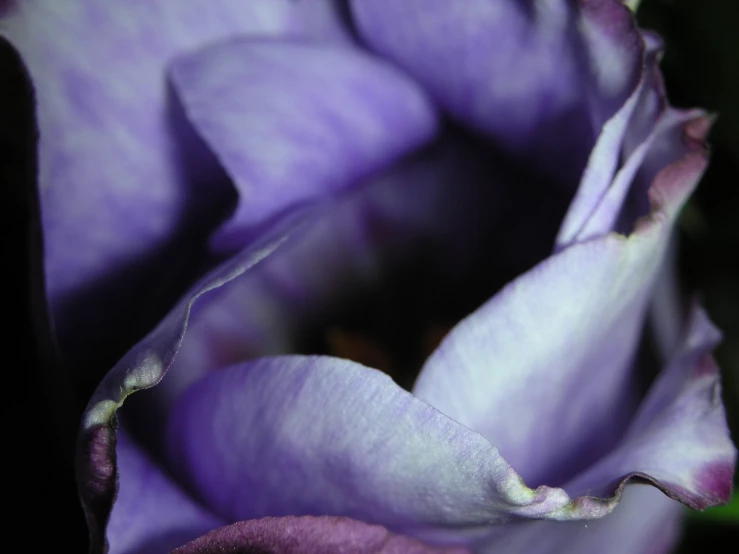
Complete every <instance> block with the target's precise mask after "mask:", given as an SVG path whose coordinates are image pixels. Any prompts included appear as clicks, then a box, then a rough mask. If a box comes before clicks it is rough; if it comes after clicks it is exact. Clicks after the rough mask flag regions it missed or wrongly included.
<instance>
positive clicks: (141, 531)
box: [107, 430, 227, 554]
mask: <svg viewBox="0 0 739 554" xmlns="http://www.w3.org/2000/svg"><path fill="white" fill-rule="evenodd" d="M116 456H117V458H118V496H117V498H116V501H115V505H114V506H113V511H112V512H111V514H110V521H109V522H108V530H107V539H108V543H109V545H110V550H109V552H110V554H159V553H161V552H166V551H169V550H171V549H173V548H176V547H178V546H181V545H183V544H185V543H187V542H189V541H191V540H193V539H195V538H197V537H199V536H200V535H202V534H204V533H207V532H208V531H210V530H211V529H216V528H217V527H221V526H222V525H225V524H226V523H227V522H226V521H223V520H221V519H220V518H218V517H217V516H216V515H215V514H213V513H211V512H209V511H208V510H206V509H205V508H203V507H202V506H201V505H199V504H198V503H197V502H196V501H195V500H194V499H193V498H191V497H190V496H189V495H188V494H187V493H186V492H185V491H183V490H182V489H181V488H180V487H179V486H178V485H177V484H176V483H174V482H173V481H172V479H171V478H170V477H169V476H167V475H166V474H165V473H164V472H163V471H162V470H161V469H160V468H159V467H158V466H157V465H156V464H155V463H154V461H153V460H151V459H150V458H149V456H148V455H147V454H146V453H145V452H143V451H142V450H141V449H140V448H139V447H138V446H137V445H136V444H134V443H133V442H131V440H130V438H129V437H128V436H127V434H126V433H125V432H123V431H121V430H119V431H118V433H117V437H116Z"/></svg>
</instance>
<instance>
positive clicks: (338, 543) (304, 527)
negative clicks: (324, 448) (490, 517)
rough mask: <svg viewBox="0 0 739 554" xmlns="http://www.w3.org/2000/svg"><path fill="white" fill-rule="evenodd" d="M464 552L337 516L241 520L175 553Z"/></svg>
mask: <svg viewBox="0 0 739 554" xmlns="http://www.w3.org/2000/svg"><path fill="white" fill-rule="evenodd" d="M227 552H228V553H229V554H239V553H242V554H247V553H253V552H259V553H260V554H315V553H317V552H321V553H323V554H345V553H352V554H464V553H465V552H468V551H467V550H465V549H464V548H443V547H433V546H428V545H425V544H423V543H420V542H418V541H416V540H413V539H411V538H408V537H403V536H400V535H393V534H391V533H390V532H388V530H387V529H384V528H382V527H379V526H377V525H367V524H366V523H362V522H360V521H354V520H351V519H347V518H340V517H310V516H306V517H282V518H263V519H252V520H249V521H240V522H239V523H234V524H233V525H229V526H228V527H223V528H221V529H217V530H216V531H211V532H210V533H208V534H207V535H205V536H203V537H201V538H199V539H197V540H195V541H193V542H191V543H190V544H187V545H185V546H183V547H181V548H178V549H177V550H175V551H174V553H173V554H220V553H223V554H226V553H227Z"/></svg>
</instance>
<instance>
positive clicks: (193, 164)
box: [0, 0, 345, 377]
mask: <svg viewBox="0 0 739 554" xmlns="http://www.w3.org/2000/svg"><path fill="white" fill-rule="evenodd" d="M337 17H338V16H337V14H336V13H335V8H334V6H333V3H332V2H328V1H323V0H319V1H317V2H308V3H306V2H293V1H292V0H272V1H268V2H261V1H260V2H243V1H241V0H228V1H226V2H219V3H218V4H217V5H214V4H213V3H212V2H207V1H204V0H197V1H188V2H180V1H179V0H164V1H157V2H114V3H108V2H106V3H103V4H101V3H99V2H95V1H94V0H93V1H91V0H65V1H64V2H49V1H47V0H24V1H23V2H19V3H17V4H16V5H15V6H14V8H13V9H12V10H10V12H9V14H8V16H7V17H5V18H4V19H3V20H2V22H0V32H1V33H2V34H3V35H4V36H6V37H8V38H9V40H10V41H11V42H12V43H13V44H14V45H15V46H16V47H17V48H18V50H19V51H20V52H21V54H22V56H23V59H24V61H25V62H26V64H27V65H28V68H29V71H30V73H31V76H32V78H33V81H34V83H35V86H36V100H37V109H38V124H39V128H40V144H39V180H40V188H41V202H42V216H43V228H44V239H45V250H46V260H45V263H46V279H47V287H48V290H49V294H50V302H51V307H52V311H53V315H54V318H55V322H56V325H57V329H58V330H59V332H60V337H61V346H62V349H63V353H64V354H65V355H66V356H68V357H70V359H69V361H70V363H71V364H72V365H73V366H74V367H75V368H78V367H79V364H78V362H80V359H81V358H84V357H86V356H87V357H89V356H93V355H94V353H95V351H96V349H100V348H101V347H102V345H103V340H105V339H106V338H107V337H106V336H105V332H106V331H107V332H108V333H110V332H111V326H113V325H115V324H119V325H120V327H121V332H122V333H124V334H125V333H126V332H127V329H128V328H129V327H130V326H131V324H132V320H131V318H132V317H134V316H132V315H131V309H132V308H131V305H132V304H136V306H137V308H136V310H137V313H138V312H140V311H141V310H140V309H139V307H140V305H141V302H140V299H141V297H142V296H144V295H146V294H147V293H149V292H150V291H158V290H160V289H163V290H172V289H174V288H176V287H179V290H178V291H177V292H175V293H174V294H172V295H171V298H172V299H171V300H170V296H168V295H167V294H163V296H166V297H167V299H168V301H170V302H171V301H173V299H174V298H176V297H177V295H178V294H179V293H181V291H182V289H183V288H184V287H185V286H187V284H189V282H190V280H191V279H192V276H193V275H194V274H195V273H196V272H197V271H200V270H201V268H198V267H191V266H192V265H193V264H188V263H187V262H185V261H183V260H181V258H180V257H179V256H178V254H180V253H181V248H182V246H183V245H182V244H181V242H178V241H177V238H180V239H182V238H183V236H184V235H185V234H187V237H186V238H187V244H186V246H185V247H184V248H185V250H186V255H187V256H191V257H192V256H193V255H195V256H196V255H197V252H198V251H199V250H198V246H199V245H200V244H201V243H203V242H204V241H205V238H206V236H207V234H208V232H209V231H210V229H211V228H212V226H214V225H216V224H217V219H218V217H220V213H219V212H220V210H218V209H217V208H221V205H222V204H223V202H224V200H226V199H227V198H228V196H229V188H228V187H227V186H226V182H225V179H223V175H222V171H220V170H219V168H218V166H217V164H216V163H215V161H214V160H213V158H212V154H211V153H210V152H209V151H208V149H207V147H205V146H204V145H203V144H202V142H201V141H200V140H199V139H198V138H197V136H196V135H195V133H194V132H193V131H192V130H191V129H190V128H189V127H188V124H186V123H185V122H184V121H183V120H182V118H181V114H180V113H179V112H178V107H177V106H176V105H175V103H174V102H173V97H172V95H171V92H170V91H169V90H168V87H167V80H166V74H165V72H166V64H167V63H168V62H169V61H171V59H172V58H173V57H174V56H176V55H179V54H182V53H183V52H187V51H189V50H192V49H194V48H198V47H201V46H203V45H204V44H207V43H209V42H212V41H214V40H219V39H222V38H224V37H226V36H230V35H233V34H238V33H242V34H260V35H280V36H284V35H290V36H312V37H320V38H322V39H325V40H334V41H336V40H339V41H341V40H345V39H344V38H342V33H343V31H342V30H341V25H340V24H339V21H338V19H337ZM90 45H94V47H91V46H90ZM188 233H189V234H188ZM180 263H182V267H177V265H178V264H180ZM173 266H174V268H175V269H173ZM181 272H187V275H182V274H181ZM165 285H166V287H165ZM159 296H162V295H159ZM159 296H158V295H156V294H154V293H153V292H151V294H150V298H148V297H147V300H149V299H150V300H151V303H152V304H153V303H155V302H156V301H158V300H159ZM133 298H135V299H136V300H137V301H138V302H137V303H135V302H132V301H131V300H132V299H133ZM166 307H167V306H165V307H164V309H166ZM159 309H162V308H161V307H160V308H159ZM127 316H130V317H129V318H128V319H126V317H127ZM152 316H153V319H154V320H156V318H158V317H159V316H160V312H157V313H155V314H152ZM119 319H120V322H119V321H118V320H119ZM152 323H153V321H148V322H146V323H145V325H146V326H145V327H144V328H148V327H150V326H151V325H152ZM116 330H117V329H116ZM80 336H82V337H84V339H85V342H83V341H82V340H80V339H79V337H80ZM134 338H138V337H129V339H130V340H132V339H134ZM91 344H94V345H96V346H95V347H92V346H91ZM98 377H99V376H98Z"/></svg>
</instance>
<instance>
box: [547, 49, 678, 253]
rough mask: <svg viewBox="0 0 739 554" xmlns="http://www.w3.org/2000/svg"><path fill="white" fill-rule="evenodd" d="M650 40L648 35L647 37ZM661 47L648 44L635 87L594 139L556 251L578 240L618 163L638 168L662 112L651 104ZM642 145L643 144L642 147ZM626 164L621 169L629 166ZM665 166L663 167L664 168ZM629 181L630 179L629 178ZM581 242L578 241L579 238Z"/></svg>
mask: <svg viewBox="0 0 739 554" xmlns="http://www.w3.org/2000/svg"><path fill="white" fill-rule="evenodd" d="M649 36H651V35H649ZM649 36H648V37H649ZM660 47H661V44H660V43H659V42H657V41H656V40H648V41H647V43H646V50H645V53H644V64H645V70H644V72H643V73H642V75H641V78H640V79H639V83H638V85H637V87H636V88H635V89H634V91H633V92H632V93H631V95H630V96H629V97H628V99H627V100H626V102H624V104H623V105H622V106H621V107H620V108H619V109H618V111H616V113H615V114H613V116H612V117H611V118H610V119H609V120H608V121H607V122H606V123H605V125H604V126H603V129H602V130H601V132H600V134H599V135H598V139H597V140H596V142H595V145H594V147H593V149H592V151H591V152H590V156H589V157H588V163H587V165H586V166H585V171H584V172H583V175H582V178H581V179H580V184H579V186H578V188H577V192H576V194H575V197H574V198H573V200H572V204H571V205H570V208H569V210H568V211H567V215H566V216H565V218H564V220H563V221H562V226H561V228H560V230H559V234H558V235H557V247H558V248H562V247H564V246H566V245H568V244H571V243H572V242H574V241H575V240H577V239H578V237H579V233H580V232H581V230H582V228H583V226H584V225H585V224H586V223H587V221H588V218H589V217H590V216H591V214H592V213H593V212H594V211H595V210H596V208H597V207H598V205H599V203H600V202H601V200H602V198H603V196H604V195H605V194H606V192H607V191H608V190H609V187H610V186H611V183H612V182H613V180H614V177H615V175H616V171H617V170H618V169H619V163H620V160H621V159H622V157H623V158H626V159H627V160H629V161H630V163H631V166H632V167H634V169H633V170H629V171H628V172H626V173H633V171H635V170H636V169H638V168H639V165H640V163H641V159H640V158H643V156H644V152H643V151H645V150H648V148H649V144H648V138H649V136H650V134H652V133H653V128H654V125H655V122H656V120H657V118H658V116H659V115H660V113H661V110H663V109H664V98H663V97H661V96H659V94H658V96H659V100H661V102H660V101H657V100H655V91H658V92H659V91H661V89H660V88H659V87H658V83H659V66H658V65H657V64H658V61H659V56H660V54H661V50H660ZM645 143H646V144H645ZM639 146H641V147H642V148H641V150H642V152H641V155H640V154H637V155H634V150H636V149H637V148H638V147H639ZM629 161H627V162H626V164H625V165H629ZM664 165H666V164H664ZM631 178H633V175H632V176H631ZM631 178H630V177H628V176H627V175H623V173H622V176H621V181H623V182H624V183H625V185H624V184H623V183H622V186H621V187H614V188H622V187H624V186H625V187H627V190H628V187H629V186H630V185H631ZM609 230H610V229H609ZM579 238H582V237H579Z"/></svg>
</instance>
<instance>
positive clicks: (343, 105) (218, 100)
mask: <svg viewBox="0 0 739 554" xmlns="http://www.w3.org/2000/svg"><path fill="white" fill-rule="evenodd" d="M172 77H173V80H174V84H175V88H176V90H177V92H178V93H179V95H180V99H181V100H182V102H183V104H184V107H185V110H186V112H187V114H188V117H189V119H190V121H191V122H192V123H193V125H194V126H195V128H196V129H197V130H198V131H199V133H200V134H201V135H202V136H203V138H204V139H205V140H206V142H207V143H208V144H209V145H210V146H211V148H213V150H214V151H215V153H216V155H217V156H218V158H219V160H220V161H221V163H222V164H223V166H224V167H225V168H226V169H227V171H228V172H229V174H230V175H231V177H232V178H233V180H234V182H235V185H236V187H237V188H238V190H239V193H240V196H241V198H240V202H239V205H238V208H237V210H236V213H235V214H234V215H233V216H232V218H231V220H230V221H229V223H228V224H227V225H226V227H225V228H223V229H221V231H220V233H219V234H220V236H219V237H217V241H218V242H219V243H221V244H223V242H224V241H227V242H230V243H232V244H233V245H234V246H235V247H237V248H238V247H240V246H242V245H243V244H245V241H246V238H245V237H244V236H243V235H244V231H248V230H250V229H251V230H253V229H254V228H255V227H257V226H259V225H260V224H262V223H264V222H265V221H266V220H268V219H269V218H271V217H273V216H275V215H277V214H278V213H280V212H281V211H284V210H286V209H287V208H289V207H290V206H292V205H294V204H296V203H299V202H303V201H306V200H310V199H311V198H312V197H314V196H319V197H320V196H322V195H326V194H327V193H330V192H332V191H336V190H339V189H342V188H347V187H350V186H352V185H356V184H357V183H358V182H359V181H360V179H361V178H363V177H365V176H367V175H369V174H372V173H374V172H377V171H378V170H379V169H381V168H383V167H384V166H386V165H388V164H390V163H392V162H394V161H395V160H396V159H398V158H399V157H401V156H403V155H405V154H406V153H408V152H410V151H413V150H415V149H416V148H418V147H419V146H421V145H422V144H423V143H424V142H427V141H429V140H430V139H431V138H432V137H433V135H434V133H435V131H436V115H435V113H434V108H433V106H432V105H431V104H430V103H429V101H428V100H427V99H426V97H425V95H424V93H423V92H422V90H421V89H420V88H419V87H418V86H417V85H416V84H415V83H413V82H412V81H411V80H410V79H409V78H407V77H405V76H404V75H403V74H402V73H400V72H399V71H398V70H397V69H395V68H393V67H392V66H390V65H387V64H386V63H385V62H383V61H381V60H379V59H376V58H373V57H371V56H369V55H367V54H365V53H363V52H361V51H359V50H356V49H350V48H346V47H344V48H338V47H332V46H327V45H318V44H310V43H305V42H295V41H292V42H287V41H274V40H272V41H269V40H249V39H244V40H236V41H234V40H231V41H228V42H224V43H219V44H217V45H214V46H210V47H208V48H206V49H204V50H201V51H198V52H196V53H194V54H189V55H187V56H184V57H181V58H180V59H178V60H177V61H176V62H175V63H174V65H173V66H172ZM234 235H236V236H235V237H234ZM229 237H230V238H229Z"/></svg>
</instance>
